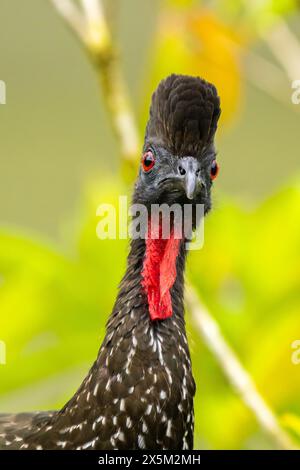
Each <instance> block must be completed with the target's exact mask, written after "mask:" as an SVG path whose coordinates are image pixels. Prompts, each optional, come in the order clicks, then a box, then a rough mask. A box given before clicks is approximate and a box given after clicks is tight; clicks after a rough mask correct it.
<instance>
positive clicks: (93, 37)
mask: <svg viewBox="0 0 300 470" xmlns="http://www.w3.org/2000/svg"><path fill="white" fill-rule="evenodd" d="M51 1H52V3H53V4H54V5H55V6H56V8H57V4H58V3H60V2H61V0H56V1H55V0H51ZM80 1H81V5H82V9H83V12H84V15H85V18H84V21H85V24H86V25H87V26H86V27H87V30H86V31H85V33H84V34H83V35H82V34H79V30H78V27H77V26H76V25H75V23H74V21H73V20H74V19H73V18H72V17H73V15H71V17H70V18H68V15H66V10H64V11H63V12H62V10H61V9H60V8H57V11H58V12H59V13H60V14H61V16H62V17H63V18H64V20H65V21H66V22H67V23H68V24H69V26H71V28H72V29H73V31H75V32H76V33H78V34H77V35H78V37H79V38H80V39H81V40H82V41H83V42H84V44H85V46H86V48H87V50H88V52H89V54H90V56H91V57H92V58H93V61H94V64H95V65H96V70H97V73H98V75H99V78H100V81H101V83H102V86H103V95H104V99H105V102H106V106H107V109H108V112H109V115H110V118H111V121H112V124H113V127H114V130H115V133H116V136H117V139H118V143H119V147H120V150H121V155H122V160H123V161H125V162H127V164H128V162H129V163H130V164H132V163H135V161H136V157H137V155H138V153H139V151H140V147H139V139H138V131H137V126H136V122H135V117H134V113H133V110H132V106H131V103H130V98H129V95H128V91H127V87H126V85H125V81H124V78H123V74H122V71H121V67H120V63H119V59H118V57H117V55H116V52H115V45H114V42H113V38H112V35H111V32H110V30H109V27H108V24H107V22H106V18H105V16H104V12H103V7H102V4H101V3H100V2H99V5H98V6H97V5H96V3H98V1H97V0H80ZM66 3H68V2H66ZM92 12H93V13H92ZM76 24H77V23H76ZM91 25H92V29H94V28H96V31H97V28H98V29H99V28H100V30H101V31H100V33H99V31H98V33H95V31H93V32H91V31H89V29H90V28H91ZM83 38H84V39H83ZM187 302H188V305H189V308H190V310H191V312H192V315H193V318H194V320H195V323H196V325H197V327H198V329H199V331H200V333H201V335H202V336H203V338H204V339H205V341H206V343H207V345H208V346H209V348H210V350H211V352H212V353H213V354H214V356H215V357H216V358H217V359H218V361H219V365H220V367H221V368H222V370H223V371H224V373H225V374H226V376H227V377H228V379H229V380H230V382H231V384H232V385H233V386H235V387H236V388H237V390H238V391H239V393H240V396H241V398H242V400H243V401H244V402H245V403H246V404H247V405H248V406H249V408H250V409H251V410H252V412H253V413H254V414H255V416H256V417H257V419H258V421H259V423H260V425H261V427H262V428H263V429H264V430H265V431H266V432H268V433H269V434H270V435H271V436H272V437H273V439H274V440H275V442H276V443H277V444H278V445H279V446H280V447H281V448H292V447H293V444H292V443H291V441H290V439H289V436H288V435H286V433H285V432H284V431H283V430H282V429H281V428H280V426H279V424H278V421H277V419H276V417H275V416H274V414H273V413H272V411H271V410H270V408H269V407H268V406H267V405H266V404H265V401H264V399H263V398H262V397H261V395H260V394H259V393H258V392H257V390H256V388H255V386H254V384H253V381H252V380H251V378H250V377H249V375H248V374H247V372H246V371H245V370H244V369H243V367H242V365H241V364H240V362H239V361H238V359H237V358H236V356H235V354H234V353H233V352H232V350H231V348H230V346H229V345H228V344H227V342H226V340H225V339H224V337H223V336H222V334H221V332H220V330H219V327H218V324H217V323H216V321H215V320H214V319H213V318H212V316H211V314H210V313H209V312H208V311H207V310H206V309H204V307H203V306H202V305H201V304H200V302H199V299H198V298H197V297H196V294H195V292H194V290H193V289H192V287H191V286H189V288H188V293H187Z"/></svg>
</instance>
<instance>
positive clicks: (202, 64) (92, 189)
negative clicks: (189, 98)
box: [0, 0, 300, 448]
mask: <svg viewBox="0 0 300 470" xmlns="http://www.w3.org/2000/svg"><path fill="white" fill-rule="evenodd" d="M210 3H213V5H214V9H213V10H212V9H209V8H208V5H209V4H210ZM199 5H200V6H199ZM294 8H296V2H295V1H293V0H279V1H275V0H273V1H271V0H265V1H261V2H246V1H245V0H238V1H226V2H225V1H219V2H205V1H203V2H198V1H193V0H168V1H167V2H164V7H163V9H162V14H161V15H160V18H159V22H158V26H157V31H156V33H155V40H154V43H153V47H152V49H151V53H150V55H151V60H149V61H148V62H147V67H146V69H145V71H144V73H145V76H147V80H145V86H144V87H143V89H144V91H145V92H144V94H143V100H142V103H141V109H140V111H141V119H140V125H141V129H142V128H144V124H145V121H146V119H147V114H146V113H147V112H148V102H149V99H150V94H151V92H152V91H153V89H154V88H155V86H156V84H157V83H158V81H159V80H160V79H161V78H162V77H164V76H166V75H168V74H169V73H172V72H177V73H190V74H194V75H202V76H204V77H205V78H206V79H208V80H210V81H212V82H214V83H215V84H216V86H217V88H218V90H219V92H220V95H221V97H222V110H223V112H222V124H227V123H229V122H231V123H232V122H233V119H234V118H235V117H236V115H237V112H238V110H239V107H240V106H241V103H242V101H243V86H244V83H243V78H242V73H241V67H242V65H241V57H240V52H239V47H235V45H239V46H243V47H244V46H247V44H248V43H249V41H251V40H253V38H254V36H255V35H256V34H257V33H259V32H260V31H261V30H262V29H263V28H267V27H269V26H270V25H271V24H272V22H274V21H276V20H277V19H278V15H279V14H282V15H286V14H289V13H290V12H292V11H293V9H294ZM225 17H226V18H228V19H229V20H228V22H224V21H223V20H221V18H225ZM166 57H167V60H166ZM221 127H223V125H222V126H221ZM126 193H127V188H126V187H125V186H124V183H122V182H121V181H120V180H118V179H117V178H116V177H115V176H112V175H110V174H107V175H101V177H99V178H98V179H97V181H96V182H92V183H89V184H87V186H86V188H85V191H84V197H83V200H82V204H81V206H80V208H79V209H78V212H77V217H75V220H74V218H71V217H70V222H69V226H68V230H67V232H68V233H69V236H68V238H67V240H66V246H67V247H68V249H66V250H65V251H63V250H62V249H61V248H58V247H57V246H55V245H53V244H51V243H49V242H46V241H45V240H40V239H39V237H37V236H36V235H34V234H29V235H27V236H26V235H23V234H22V231H21V230H17V231H15V232H13V231H12V230H11V229H10V230H4V229H2V230H1V231H0V312H1V316H0V339H1V340H3V341H5V343H6V346H7V364H6V366H1V365H0V373H1V385H0V410H1V411H2V410H3V411H21V410H23V409H24V408H26V409H28V410H29V409H36V408H41V409H42V408H52V407H59V406H61V405H63V404H64V402H65V400H66V399H67V398H68V397H69V396H70V395H71V394H72V393H73V392H74V391H75V389H76V387H77V386H78V385H79V384H80V380H81V379H82V378H83V377H84V375H85V373H86V371H87V368H88V367H89V365H91V363H92V361H93V359H94V358H95V357H96V354H97V350H98V347H99V343H100V341H101V340H102V338H103V335H104V331H105V323H106V321H107V318H108V315H109V313H110V311H111V309H112V306H113V302H114V299H115V296H116V292H117V285H118V283H119V281H120V279H121V276H122V274H123V272H124V268H125V261H126V254H127V248H128V247H127V241H122V240H117V241H116V240H104V241H103V240H102V241H100V240H98V239H97V237H96V226H97V217H96V208H97V207H98V205H99V204H100V203H101V202H106V203H109V202H112V203H114V204H115V205H117V204H116V203H117V200H118V196H119V195H120V194H126ZM219 199H220V200H221V201H222V202H218V203H217V204H216V207H215V209H214V211H213V213H212V214H211V215H209V216H208V218H207V221H206V230H205V237H206V241H205V245H204V249H203V250H201V251H199V252H192V253H191V254H190V256H189V261H188V275H189V277H190V278H191V279H192V280H193V283H194V284H195V286H196V287H197V289H198V290H199V293H200V295H201V297H202V298H203V300H204V301H205V303H206V304H207V306H208V307H209V309H210V310H211V312H212V313H213V315H214V316H215V317H216V319H217V321H218V323H219V324H220V327H221V328H222V331H223V332H224V334H225V336H226V338H228V340H229V342H230V344H232V346H233V348H234V349H235V350H236V352H237V354H238V356H239V357H240V358H241V361H242V363H243V364H244V365H245V367H246V369H247V370H248V371H249V372H250V374H251V375H252V377H253V378H254V380H255V382H256V383H257V386H258V389H259V390H260V391H261V392H262V394H263V396H264V397H266V399H267V401H268V402H269V403H270V404H271V406H272V407H273V408H274V410H275V412H276V413H278V415H279V416H280V417H281V423H282V425H283V426H285V427H286V429H288V430H289V431H290V432H291V433H292V434H293V435H294V437H295V438H297V439H299V442H300V424H299V423H300V402H299V393H300V365H299V366H298V368H297V366H295V365H293V364H292V361H291V354H292V349H291V344H292V342H293V341H294V340H295V339H298V337H299V331H300V316H299V309H300V296H299V287H300V286H299V282H300V281H299V280H300V272H299V271H300V268H299V266H300V231H299V217H300V179H296V180H295V181H294V182H292V183H291V184H290V185H287V186H286V187H285V188H283V189H282V190H281V191H279V192H278V193H276V194H275V195H273V196H271V197H269V198H268V199H267V200H266V201H265V202H264V203H262V204H261V205H260V206H259V207H256V208H253V209H251V210H250V209H246V208H245V207H242V206H239V205H237V204H236V203H234V202H233V201H232V200H230V199H229V198H228V199H226V195H224V194H222V195H220V196H219ZM187 327H188V334H189V342H190V346H191V352H192V358H193V370H194V374H195V378H196V382H197V387H198V390H197V396H196V402H195V408H196V410H195V411H196V427H195V431H196V435H195V446H196V448H197V447H198V448H260V447H272V445H273V443H272V442H270V441H267V440H266V437H265V436H264V435H263V433H262V432H261V431H260V429H259V427H258V425H257V423H256V422H255V419H254V418H253V416H252V414H251V413H250V411H249V410H248V409H247V408H246V407H245V405H244V404H243V403H242V402H241V401H240V399H239V398H238V397H237V396H236V395H235V393H234V391H233V390H232V388H231V387H230V385H229V384H228V383H227V381H226V380H225V378H224V376H223V374H222V372H221V371H220V369H219V366H218V365H217V363H216V362H215V360H214V358H213V357H212V356H211V354H210V353H209V352H208V351H207V350H206V348H205V346H204V345H203V343H202V341H201V339H200V338H199V336H198V334H197V333H196V332H195V331H194V329H193V327H192V325H191V324H190V322H189V318H188V319H187ZM24 397H25V398H24Z"/></svg>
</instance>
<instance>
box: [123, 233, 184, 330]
mask: <svg viewBox="0 0 300 470" xmlns="http://www.w3.org/2000/svg"><path fill="white" fill-rule="evenodd" d="M185 257H186V256H185V247H184V241H183V240H180V239H178V238H175V237H174V234H173V233H172V232H171V234H170V238H168V239H162V238H158V239H153V238H151V237H148V238H147V239H146V240H144V239H137V240H132V242H131V247H130V253H129V255H128V260H127V270H126V273H125V276H124V278H123V280H122V282H121V284H120V291H119V295H118V298H117V301H116V305H115V308H114V311H115V310H116V309H117V310H119V309H121V310H123V306H124V303H125V302H127V303H129V304H131V300H135V301H136V302H137V303H139V302H141V303H142V304H143V305H144V311H145V312H146V313H147V315H148V317H150V321H151V322H155V321H157V320H161V321H164V320H166V319H168V318H170V317H172V316H173V315H174V316H177V317H178V316H180V317H183V291H184V269H185Z"/></svg>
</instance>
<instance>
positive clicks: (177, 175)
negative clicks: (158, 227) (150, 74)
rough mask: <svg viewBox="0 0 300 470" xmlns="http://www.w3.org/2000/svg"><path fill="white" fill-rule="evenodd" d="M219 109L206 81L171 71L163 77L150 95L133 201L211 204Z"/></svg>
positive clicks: (216, 95)
mask: <svg viewBox="0 0 300 470" xmlns="http://www.w3.org/2000/svg"><path fill="white" fill-rule="evenodd" d="M220 113H221V110H220V99H219V97H218V94H217V90H216V88H215V86H214V85H212V84H210V83H208V82H206V81H205V80H203V79H201V78H198V77H191V76H185V75H175V74H173V75H170V76H169V77H167V78H166V79H164V80H162V81H161V82H160V84H159V85H158V87H157V89H156V91H155V92H154V93H153V96H152V103H151V108H150V117H149V121H148V123H147V127H146V134H145V141H144V147H143V154H142V158H141V164H140V170H139V177H138V179H137V182H136V186H135V193H134V202H137V203H140V204H144V205H146V206H147V207H148V208H149V206H150V205H151V204H163V203H166V204H168V205H172V204H174V203H179V204H182V205H183V204H203V205H204V212H205V213H206V212H207V211H208V210H209V209H210V207H211V186H212V182H213V180H214V179H215V177H216V176H217V173H218V164H217V162H216V151H215V146H214V136H215V132H216V129H217V123H218V119H219V116H220Z"/></svg>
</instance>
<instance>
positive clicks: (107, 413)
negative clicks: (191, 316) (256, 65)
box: [0, 75, 220, 450]
mask: <svg viewBox="0 0 300 470" xmlns="http://www.w3.org/2000/svg"><path fill="white" fill-rule="evenodd" d="M219 116H220V100H219V97H218V94H217V91H216V88H215V87H214V86H213V85H212V84H210V83H208V82H206V81H205V80H203V79H201V78H197V77H190V76H184V75H171V76H169V77H168V78H166V79H165V80H163V81H162V82H161V83H160V84H159V86H158V88H157V90H156V91H155V92H154V94H153V96H152V104H151V109H150V118H149V121H148V124H147V128H146V135H145V142H144V148H143V152H142V153H143V156H142V158H141V165H140V170H139V176H138V178H137V181H136V184H135V190H134V196H133V201H134V202H136V203H137V202H138V203H141V204H144V205H145V206H146V207H147V208H149V207H150V206H151V204H162V203H166V204H168V206H170V205H172V204H174V203H177V204H180V205H181V206H183V204H187V203H191V204H193V205H194V206H195V204H198V203H199V204H203V205H204V211H205V213H206V212H207V211H208V210H209V209H210V207H211V197H210V193H211V186H212V180H213V179H214V178H215V177H216V175H217V172H218V165H217V162H216V152H215V147H214V136H215V132H216V129H217V122H218V119H219ZM173 222H174V221H173ZM194 225H195V223H194ZM148 229H149V233H148V238H146V239H144V238H142V237H140V238H137V239H132V240H131V247H130V253H129V256H128V262H127V270H126V273H125V276H124V278H123V280H122V282H121V284H120V289H119V293H118V296H117V299H116V302H115V305H114V308H113V311H112V313H111V315H110V317H109V320H108V323H107V328H106V335H105V338H104V341H103V343H102V345H101V347H100V350H99V354H98V357H97V359H96V361H95V363H94V364H93V366H92V367H91V369H90V371H89V373H88V375H87V376H86V378H85V379H84V381H83V383H82V385H81V386H80V388H79V389H78V391H77V392H76V393H75V395H74V396H73V397H72V398H71V399H70V401H69V402H68V403H67V404H66V405H65V406H64V407H63V408H62V409H61V410H60V411H54V412H44V413H41V412H37V413H20V414H15V415H13V414H7V415H5V414H4V415H0V449H37V450H42V449H97V450H101V449H105V450H109V449H192V448H193V431H194V411H193V397H194V394H195V383H194V379H193V376H192V369H191V360H190V353H189V348H188V343H187V338H186V331H185V322H184V306H183V290H184V279H183V278H184V267H185V258H186V244H185V238H184V237H181V238H180V237H179V238H176V237H175V235H174V230H173V231H172V230H171V235H170V237H169V239H167V240H165V239H163V238H162V236H161V232H159V237H158V238H157V239H155V237H152V236H151V233H152V232H151V230H152V225H151V224H150V223H149V227H148ZM173 229H174V227H173ZM159 230H160V228H159Z"/></svg>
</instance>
